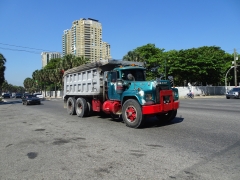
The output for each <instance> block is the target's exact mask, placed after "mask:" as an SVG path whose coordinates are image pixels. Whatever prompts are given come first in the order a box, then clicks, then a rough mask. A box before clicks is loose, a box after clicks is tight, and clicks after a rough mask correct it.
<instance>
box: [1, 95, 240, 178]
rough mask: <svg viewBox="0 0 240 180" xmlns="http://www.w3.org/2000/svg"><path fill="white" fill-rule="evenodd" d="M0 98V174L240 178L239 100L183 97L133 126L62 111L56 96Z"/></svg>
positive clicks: (75, 176) (2, 175)
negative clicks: (160, 115) (174, 109)
mask: <svg viewBox="0 0 240 180" xmlns="http://www.w3.org/2000/svg"><path fill="white" fill-rule="evenodd" d="M8 101H9V102H8V103H4V104H0V179H1V180H2V179H18V180H19V179H29V180H32V179H45V180H48V179H49V180H52V179H53V180H55V179H64V180H65V179H73V180H75V179H83V180H85V179H108V180H111V179H117V180H118V179H119V180H128V179H129V180H137V179H139V180H143V179H144V180H145V179H146V180H149V179H151V180H161V179H164V180H165V179H166V180H175V179H176V180H185V179H189V180H217V179H219V180H239V179H240V100H238V99H237V100H236V99H231V100H227V99H225V98H198V99H197V98H196V99H181V101H180V109H179V110H178V114H177V118H175V119H174V121H173V123H172V124H168V125H165V126H159V125H158V124H157V121H156V119H155V118H150V119H148V121H147V123H146V126H145V128H142V129H131V128H128V127H126V126H125V124H124V123H122V122H121V121H114V120H112V119H111V118H109V117H100V116H99V115H96V114H95V115H93V116H92V117H88V118H83V119H80V118H78V117H77V116H70V115H67V112H66V109H64V108H63V103H62V101H61V100H52V101H43V102H42V105H31V106H24V105H22V104H21V103H20V102H19V101H15V100H8Z"/></svg>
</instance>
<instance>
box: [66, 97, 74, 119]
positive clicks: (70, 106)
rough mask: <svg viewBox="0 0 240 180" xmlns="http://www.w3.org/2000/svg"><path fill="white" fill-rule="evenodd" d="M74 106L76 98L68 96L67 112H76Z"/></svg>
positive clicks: (72, 113) (70, 113)
mask: <svg viewBox="0 0 240 180" xmlns="http://www.w3.org/2000/svg"><path fill="white" fill-rule="evenodd" d="M75 106H76V99H75V98H74V97H69V98H68V100H67V112H68V114H69V115H75V114H76V110H75Z"/></svg>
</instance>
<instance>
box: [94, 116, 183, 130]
mask: <svg viewBox="0 0 240 180" xmlns="http://www.w3.org/2000/svg"><path fill="white" fill-rule="evenodd" d="M98 118H101V119H102V118H103V119H109V120H111V121H114V122H121V123H124V121H123V119H122V117H121V116H120V117H116V116H111V115H110V114H104V113H103V114H101V115H99V114H98ZM183 120H184V118H182V117H175V119H173V120H172V121H171V122H170V123H167V124H166V123H165V124H163V123H161V121H159V120H158V119H157V118H156V117H147V118H146V119H145V123H144V126H143V127H142V128H140V129H145V128H154V127H155V128H156V127H163V126H169V125H173V124H178V123H181V122H182V121H183Z"/></svg>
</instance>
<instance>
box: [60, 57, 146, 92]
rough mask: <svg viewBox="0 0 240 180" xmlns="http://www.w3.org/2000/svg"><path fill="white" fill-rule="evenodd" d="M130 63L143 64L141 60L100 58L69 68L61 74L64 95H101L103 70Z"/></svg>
mask: <svg viewBox="0 0 240 180" xmlns="http://www.w3.org/2000/svg"><path fill="white" fill-rule="evenodd" d="M131 64H135V65H139V66H143V63H142V62H131V61H120V60H101V61H96V62H93V63H88V64H84V65H81V66H78V67H75V68H72V69H69V70H67V71H65V73H64V75H63V81H64V92H63V93H64V96H67V95H69V96H99V95H100V96H101V95H102V94H103V80H104V77H103V75H104V72H105V71H111V70H113V69H114V68H115V67H117V66H120V65H123V66H125V65H131Z"/></svg>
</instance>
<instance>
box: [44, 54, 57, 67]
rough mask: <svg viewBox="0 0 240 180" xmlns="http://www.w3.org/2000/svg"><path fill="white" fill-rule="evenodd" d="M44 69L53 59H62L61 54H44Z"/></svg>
mask: <svg viewBox="0 0 240 180" xmlns="http://www.w3.org/2000/svg"><path fill="white" fill-rule="evenodd" d="M41 56H42V68H44V67H45V66H46V65H47V64H48V63H49V61H50V60H51V59H56V58H61V53H59V52H42V53H41Z"/></svg>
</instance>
